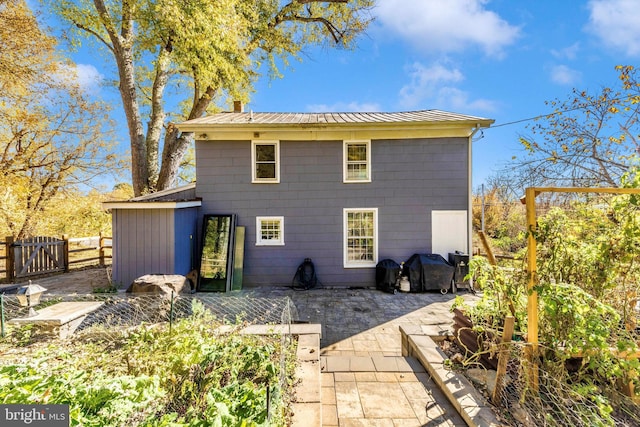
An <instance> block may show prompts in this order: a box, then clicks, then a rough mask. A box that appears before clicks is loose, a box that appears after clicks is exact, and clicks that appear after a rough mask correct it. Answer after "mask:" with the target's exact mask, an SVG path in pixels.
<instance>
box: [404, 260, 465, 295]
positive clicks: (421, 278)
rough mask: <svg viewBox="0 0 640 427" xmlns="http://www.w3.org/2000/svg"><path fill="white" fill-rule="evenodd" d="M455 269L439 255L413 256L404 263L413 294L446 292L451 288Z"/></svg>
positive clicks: (405, 273)
mask: <svg viewBox="0 0 640 427" xmlns="http://www.w3.org/2000/svg"><path fill="white" fill-rule="evenodd" d="M454 271H455V267H454V266H452V265H451V264H449V263H448V262H447V260H446V259H444V258H443V257H442V256H440V255H438V254H413V255H411V257H410V258H409V259H408V260H407V262H405V263H404V272H403V274H404V275H405V276H407V277H408V278H409V283H410V285H411V292H425V291H435V290H444V289H447V290H448V289H449V288H450V287H451V280H452V279H453V273H454Z"/></svg>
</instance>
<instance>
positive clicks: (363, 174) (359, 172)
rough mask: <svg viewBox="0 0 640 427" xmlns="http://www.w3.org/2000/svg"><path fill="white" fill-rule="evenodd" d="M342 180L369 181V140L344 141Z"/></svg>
mask: <svg viewBox="0 0 640 427" xmlns="http://www.w3.org/2000/svg"><path fill="white" fill-rule="evenodd" d="M343 157H344V162H343V163H344V165H343V168H344V172H343V181H344V182H371V141H370V140H362V141H344V154H343Z"/></svg>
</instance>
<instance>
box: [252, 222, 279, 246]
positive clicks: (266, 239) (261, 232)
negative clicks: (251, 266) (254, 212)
mask: <svg viewBox="0 0 640 427" xmlns="http://www.w3.org/2000/svg"><path fill="white" fill-rule="evenodd" d="M282 245H284V217H282V216H259V217H256V246H282Z"/></svg>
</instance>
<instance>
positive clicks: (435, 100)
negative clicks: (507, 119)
mask: <svg viewBox="0 0 640 427" xmlns="http://www.w3.org/2000/svg"><path fill="white" fill-rule="evenodd" d="M407 71H408V74H409V77H410V82H409V83H408V84H407V85H405V86H404V87H403V88H402V89H400V93H399V98H400V101H399V102H400V106H401V107H402V108H405V109H415V108H420V109H422V108H438V109H444V110H455V111H484V112H490V111H495V110H496V105H495V102H494V101H490V100H486V99H476V100H472V99H470V95H469V93H468V92H466V91H464V90H462V89H460V88H459V87H457V85H458V84H459V83H461V82H462V81H463V80H464V75H463V74H462V72H461V71H460V70H458V69H457V68H447V67H446V66H445V65H443V64H442V63H434V64H432V65H431V66H425V65H423V64H421V63H414V64H412V65H411V66H409V67H408V70H407Z"/></svg>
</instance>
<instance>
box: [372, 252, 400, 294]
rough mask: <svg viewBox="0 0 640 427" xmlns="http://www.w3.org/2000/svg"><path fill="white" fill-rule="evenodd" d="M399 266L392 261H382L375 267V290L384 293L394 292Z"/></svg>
mask: <svg viewBox="0 0 640 427" xmlns="http://www.w3.org/2000/svg"><path fill="white" fill-rule="evenodd" d="M399 273H400V266H399V265H398V263H397V262H395V261H394V260H392V259H383V260H382V261H380V262H379V263H378V264H377V265H376V289H378V290H381V291H385V292H394V291H395V290H396V279H397V278H398V274H399Z"/></svg>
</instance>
